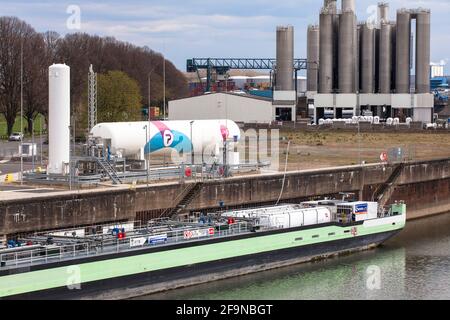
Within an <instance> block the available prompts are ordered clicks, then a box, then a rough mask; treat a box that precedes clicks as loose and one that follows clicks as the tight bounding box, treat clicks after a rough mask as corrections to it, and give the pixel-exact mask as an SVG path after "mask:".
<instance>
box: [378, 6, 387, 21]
mask: <svg viewBox="0 0 450 320" xmlns="http://www.w3.org/2000/svg"><path fill="white" fill-rule="evenodd" d="M383 21H384V22H388V21H389V4H388V3H386V2H380V3H378V24H379V25H381V23H382V22H383Z"/></svg>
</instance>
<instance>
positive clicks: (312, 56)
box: [307, 25, 320, 91]
mask: <svg viewBox="0 0 450 320" xmlns="http://www.w3.org/2000/svg"><path fill="white" fill-rule="evenodd" d="M319 35H320V34H319V26H317V25H312V26H309V27H308V35H307V38H308V39H307V42H308V50H307V55H308V56H307V60H308V66H307V68H308V69H307V90H308V91H317V89H318V85H319V65H320V60H319V41H320V40H319V39H320V37H319Z"/></svg>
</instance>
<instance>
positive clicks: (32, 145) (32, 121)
mask: <svg viewBox="0 0 450 320" xmlns="http://www.w3.org/2000/svg"><path fill="white" fill-rule="evenodd" d="M31 128H32V130H31V163H32V168H33V169H32V170H33V174H34V151H35V149H34V119H31Z"/></svg>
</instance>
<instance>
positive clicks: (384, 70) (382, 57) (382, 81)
mask: <svg viewBox="0 0 450 320" xmlns="http://www.w3.org/2000/svg"><path fill="white" fill-rule="evenodd" d="M391 73H392V27H391V24H390V23H389V22H385V21H382V22H381V25H380V42H379V73H378V88H379V92H380V93H390V92H391V77H392V74H391Z"/></svg>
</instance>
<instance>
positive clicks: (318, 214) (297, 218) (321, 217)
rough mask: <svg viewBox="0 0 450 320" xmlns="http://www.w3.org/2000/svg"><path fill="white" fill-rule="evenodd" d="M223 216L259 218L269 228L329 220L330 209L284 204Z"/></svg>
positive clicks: (298, 225) (304, 224) (228, 213)
mask: <svg viewBox="0 0 450 320" xmlns="http://www.w3.org/2000/svg"><path fill="white" fill-rule="evenodd" d="M222 216H223V217H234V218H259V219H260V223H261V224H262V225H263V226H266V227H269V228H295V227H301V226H308V225H315V224H320V223H328V222H331V211H330V209H328V208H326V207H317V208H311V209H309V208H306V209H305V208H301V207H299V206H297V205H285V206H276V207H267V208H258V209H247V210H240V211H232V212H226V213H224V214H222Z"/></svg>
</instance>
